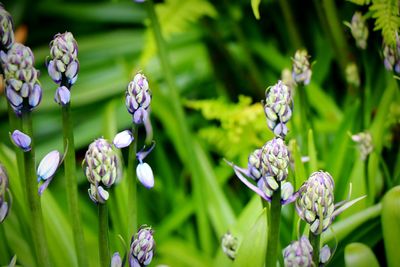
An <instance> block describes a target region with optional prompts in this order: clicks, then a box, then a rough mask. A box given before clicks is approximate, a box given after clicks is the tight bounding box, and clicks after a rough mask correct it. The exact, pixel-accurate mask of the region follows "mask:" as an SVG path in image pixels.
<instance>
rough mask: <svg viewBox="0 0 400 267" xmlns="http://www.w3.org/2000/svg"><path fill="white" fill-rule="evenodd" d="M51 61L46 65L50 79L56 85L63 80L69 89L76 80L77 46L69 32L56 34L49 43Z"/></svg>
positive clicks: (77, 64)
mask: <svg viewBox="0 0 400 267" xmlns="http://www.w3.org/2000/svg"><path fill="white" fill-rule="evenodd" d="M50 55H51V58H52V59H51V60H50V62H49V63H48V65H47V70H48V72H49V75H50V77H51V78H52V79H53V81H54V82H55V83H57V84H60V83H61V82H62V80H63V79H65V81H66V82H67V87H68V88H69V87H71V86H72V85H73V84H74V83H75V82H76V79H77V78H78V71H79V61H78V44H77V42H76V40H75V38H74V36H73V35H72V33H70V32H65V33H57V34H56V35H55V36H54V39H53V40H52V41H51V42H50Z"/></svg>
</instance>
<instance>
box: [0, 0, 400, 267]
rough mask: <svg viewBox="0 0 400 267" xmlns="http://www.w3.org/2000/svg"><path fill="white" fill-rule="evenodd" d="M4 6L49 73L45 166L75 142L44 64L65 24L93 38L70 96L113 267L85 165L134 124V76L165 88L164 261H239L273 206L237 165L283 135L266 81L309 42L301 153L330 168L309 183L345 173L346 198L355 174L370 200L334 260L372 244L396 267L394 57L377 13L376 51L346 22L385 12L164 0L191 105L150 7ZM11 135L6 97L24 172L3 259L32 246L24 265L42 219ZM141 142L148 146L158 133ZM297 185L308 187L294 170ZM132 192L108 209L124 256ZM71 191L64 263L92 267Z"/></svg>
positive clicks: (160, 161)
mask: <svg viewBox="0 0 400 267" xmlns="http://www.w3.org/2000/svg"><path fill="white" fill-rule="evenodd" d="M254 2H256V1H254ZM3 4H4V6H5V8H6V9H7V10H8V11H9V12H10V13H11V15H12V16H13V18H14V22H15V30H16V36H17V39H18V40H19V41H20V42H24V43H25V44H26V45H28V46H29V47H31V48H32V50H33V52H34V54H35V61H36V64H35V65H36V67H37V68H38V69H39V70H40V72H41V75H40V78H39V79H40V82H41V84H42V88H43V99H42V103H41V104H40V106H39V107H38V108H37V109H36V110H35V111H34V114H33V119H34V138H35V141H36V145H37V146H36V149H37V161H38V159H40V158H42V157H43V156H44V155H45V154H46V153H48V152H49V151H50V150H53V149H59V150H60V151H62V130H61V126H62V125H61V113H60V109H59V106H58V105H57V104H55V103H54V101H53V98H54V92H55V90H56V85H55V84H54V83H53V82H52V81H51V79H50V78H49V76H48V74H47V70H46V68H45V62H46V59H47V58H48V56H49V42H50V41H51V40H52V38H53V36H54V35H55V34H56V33H58V32H61V33H62V32H65V31H70V32H72V33H73V34H74V36H75V38H76V40H77V42H78V46H79V54H78V58H79V61H80V70H79V77H78V80H77V82H76V84H75V85H74V86H73V88H72V94H71V96H72V99H71V101H72V102H71V104H72V111H73V120H74V124H75V126H74V134H75V143H76V148H77V162H78V166H77V177H78V180H79V191H80V195H79V197H80V199H79V200H80V203H79V204H80V208H81V215H82V216H83V221H84V233H85V239H86V245H87V248H88V249H87V251H88V253H89V255H88V258H89V259H90V264H91V266H98V254H97V253H98V251H97V236H96V235H97V219H96V216H97V210H96V206H95V205H94V204H93V203H92V202H91V201H90V199H89V197H88V195H87V189H88V183H87V181H86V178H85V177H84V173H83V171H82V169H81V167H80V162H81V161H82V159H83V157H84V153H85V151H86V149H87V147H88V145H89V143H90V142H91V141H92V140H94V139H95V138H98V137H100V136H104V137H105V138H108V139H112V138H113V136H114V135H115V133H117V132H118V131H121V130H124V129H128V128H129V127H130V125H131V118H130V115H129V114H128V112H127V111H126V108H125V100H124V97H125V90H126V86H127V84H128V83H129V81H130V80H131V79H132V78H133V75H134V74H135V73H136V72H137V71H142V72H143V73H144V74H145V75H146V76H147V78H148V80H149V84H150V88H151V90H152V94H153V101H152V113H151V115H152V123H153V128H154V138H155V140H156V142H157V146H156V149H155V150H154V152H153V153H152V154H151V155H150V156H149V159H148V161H149V164H150V165H151V166H152V168H153V172H154V173H155V179H156V182H155V184H156V185H155V188H154V189H153V190H147V189H145V188H144V187H142V186H140V185H139V189H138V194H139V196H138V205H139V222H140V223H141V224H147V225H151V226H152V227H153V228H154V229H155V240H156V243H157V248H156V254H155V258H154V261H153V263H152V264H151V265H152V266H157V265H158V264H160V265H161V264H166V265H168V266H231V265H232V262H230V260H229V259H228V258H227V257H226V256H225V255H223V253H222V250H221V248H220V239H221V237H222V235H223V234H224V233H225V232H227V231H228V230H230V231H231V232H233V233H234V234H235V235H237V236H238V238H239V240H242V239H243V237H245V236H246V233H247V232H248V231H249V230H250V229H251V227H252V225H253V224H254V222H255V220H256V218H257V217H258V215H259V214H260V213H261V202H260V201H259V199H258V198H256V197H255V196H254V194H253V193H252V192H251V191H250V190H248V189H247V188H246V187H245V186H244V185H243V184H241V183H240V182H239V181H238V180H237V179H236V178H235V177H234V175H233V171H232V170H231V168H230V167H229V166H228V165H227V164H226V163H225V162H224V161H223V158H226V159H227V160H229V161H233V162H235V163H237V164H238V165H239V166H243V167H245V166H246V164H247V157H248V155H249V153H251V152H252V151H253V150H254V149H255V148H257V147H260V146H262V145H263V144H264V143H265V142H266V141H268V140H269V139H271V138H272V133H270V131H269V130H268V128H267V125H266V122H265V117H264V114H263V109H262V105H261V103H260V102H261V100H263V98H264V97H265V96H264V93H265V89H266V88H267V87H268V86H271V85H273V84H275V83H276V82H277V81H278V80H279V79H281V78H280V77H281V72H282V71H283V69H285V68H287V69H291V63H292V61H291V57H292V56H293V55H294V52H295V51H296V50H297V49H299V48H306V49H307V50H308V52H309V54H310V55H311V58H310V60H311V61H312V62H313V66H312V71H313V74H312V81H311V84H310V85H309V86H307V87H306V89H305V90H307V95H308V99H309V102H310V106H311V112H312V118H310V119H312V120H313V124H314V135H313V138H311V139H308V140H304V139H302V138H301V135H300V133H301V131H302V130H300V129H302V127H303V126H304V124H303V123H302V122H301V119H300V114H299V109H297V108H296V104H297V103H298V101H299V100H298V97H297V95H296V96H295V104H294V112H293V116H294V117H293V119H292V122H291V123H290V124H289V130H290V133H289V135H288V137H287V140H296V141H297V144H298V146H299V149H300V150H299V151H298V152H297V155H298V156H310V157H311V160H314V162H315V163H316V165H315V164H314V165H313V164H310V163H305V164H304V170H303V172H304V173H305V174H306V176H308V175H309V174H310V173H311V172H313V171H316V170H319V169H323V170H326V171H328V172H330V173H331V174H332V176H333V177H334V179H335V182H336V195H335V196H336V199H337V201H340V200H343V199H345V198H346V197H347V193H348V188H349V187H348V183H349V182H352V183H353V194H352V198H355V197H358V196H361V195H368V197H367V199H366V200H365V201H362V202H361V203H358V204H357V205H355V206H354V207H353V208H351V209H350V210H349V211H346V212H345V213H344V214H343V215H341V216H340V217H339V218H337V219H336V222H337V224H336V225H337V226H336V228H335V224H334V226H333V229H334V232H329V233H327V234H326V237H325V240H326V241H327V242H330V243H329V244H331V247H334V246H335V244H337V246H338V248H337V250H336V253H335V256H334V258H333V260H332V261H331V262H330V264H331V265H332V266H343V265H344V249H345V247H346V245H347V244H350V243H352V242H362V243H364V244H366V245H367V246H369V247H370V248H372V250H373V251H374V253H375V256H376V257H377V258H378V261H379V262H380V263H381V266H385V264H386V257H385V250H384V247H383V243H384V239H383V232H382V230H381V229H382V223H381V219H380V217H379V215H380V212H381V205H380V204H379V202H380V200H381V198H382V196H383V195H384V194H385V192H387V191H388V190H389V189H390V188H392V187H394V186H395V185H397V184H399V182H400V180H399V175H400V157H399V141H400V138H399V137H400V124H399V118H400V104H399V103H400V101H399V89H398V86H397V81H396V79H395V78H393V74H392V73H390V72H388V71H386V70H385V68H384V66H383V58H382V37H381V32H380V31H373V30H372V29H373V27H374V20H373V19H371V18H370V19H369V20H368V21H367V23H368V26H369V29H370V35H369V39H368V47H367V49H366V50H364V51H362V50H360V49H358V48H357V47H356V46H355V42H354V39H353V37H352V36H351V33H350V30H349V29H348V28H347V27H346V26H345V25H344V24H343V22H344V21H350V20H351V17H352V15H353V13H354V12H355V11H356V10H359V11H362V12H364V13H368V12H370V11H369V8H368V6H358V5H356V4H354V3H351V2H348V1H328V0H322V1H318V0H317V1H294V0H279V1H278V0H266V1H261V4H260V5H259V11H260V16H261V18H260V19H259V20H257V19H256V18H255V16H254V14H253V10H252V6H251V2H250V0H247V1H227V0H219V1H207V0H187V1H179V0H168V1H163V2H157V3H156V11H157V15H158V18H159V20H160V24H161V27H162V31H163V34H164V37H165V39H166V41H167V44H168V50H169V60H170V63H171V69H169V70H167V71H168V72H169V73H171V74H172V75H173V76H172V77H173V82H174V86H175V88H176V89H177V90H178V92H179V94H180V99H174V97H173V96H174V95H173V94H171V88H170V84H168V81H167V80H166V79H165V77H166V75H167V73H166V70H165V69H163V68H162V67H161V64H160V61H159V58H158V56H157V45H156V42H155V40H154V38H153V36H152V28H151V24H150V23H149V20H148V16H147V12H146V9H145V7H144V5H143V4H139V3H135V2H133V1H129V0H127V1H123V0H121V1H118V0H115V1H87V0H85V1H82V0H79V1H78V0H75V1H66V0H65V1H61V0H38V1H29V0H13V1H5V2H3ZM335 23H336V24H335ZM350 62H354V63H355V64H356V65H357V66H358V71H359V74H360V80H361V86H360V87H359V88H357V87H354V86H352V85H349V84H348V83H347V82H346V78H345V67H346V66H347V64H349V63H350ZM363 94H365V95H366V96H367V97H363ZM176 103H178V104H179V105H181V108H183V110H184V120H181V119H179V116H177V114H176V108H174V105H175V104H176ZM186 128H189V129H191V132H192V134H191V136H190V143H189V144H188V143H185V142H184V141H183V138H182V129H186ZM365 130H367V131H369V132H371V134H372V136H373V142H374V153H373V155H371V156H370V159H369V161H368V162H365V161H362V160H361V159H360V157H359V154H358V151H357V147H356V144H355V143H353V142H352V141H351V138H350V136H351V134H355V133H358V132H361V131H365ZM10 131H11V129H10V128H9V123H8V113H7V105H6V99H5V97H4V93H2V95H1V97H0V140H1V144H0V160H1V161H2V162H3V164H4V165H5V166H6V167H7V168H8V169H9V173H10V176H11V178H10V180H11V181H10V183H11V190H12V192H13V195H14V205H13V207H12V210H11V212H10V214H9V217H8V218H7V220H6V221H5V222H4V223H3V224H2V225H0V228H2V229H3V230H4V231H3V230H1V231H0V236H1V239H0V265H6V264H8V262H9V261H10V260H11V258H12V256H13V255H14V254H17V257H18V263H19V264H21V265H23V266H34V260H33V253H34V252H33V250H32V248H31V247H30V246H31V241H30V240H29V238H26V233H27V226H26V224H29V219H28V218H24V217H23V216H22V215H21V214H23V210H24V209H26V207H24V206H23V203H24V202H23V190H22V188H21V187H18V184H17V182H15V179H14V181H13V180H12V178H13V176H14V178H15V175H16V171H15V170H16V168H15V166H16V165H15V164H16V162H15V158H14V157H15V155H14V152H13V147H12V145H11V143H10V141H9V137H8V134H9V132H10ZM139 136H141V139H140V140H139V147H141V145H142V144H143V141H144V140H142V139H143V136H144V129H143V128H140V129H139ZM309 140H311V141H309ZM290 143H291V144H293V142H292V141H290ZM188 145H190V146H191V147H192V149H187V146H188ZM292 148H293V147H292ZM190 151H192V153H191V152H190ZM122 156H123V158H124V159H125V160H126V159H127V151H124V150H122ZM314 162H311V163H314ZM365 165H367V166H366V167H365ZM315 166H316V167H317V168H316V169H315ZM366 168H367V169H368V175H365V172H364V170H365V169H366ZM296 175H297V173H296ZM130 178H132V177H130ZM124 179H127V177H124ZM289 179H290V180H292V181H295V180H296V177H295V174H294V172H293V170H290V171H289ZM297 181H298V180H297ZM122 185H123V184H122ZM122 185H121V186H118V185H117V186H115V187H114V188H113V189H112V190H110V200H109V205H110V209H109V210H110V241H111V247H112V252H113V251H120V253H121V254H122V255H123V254H124V253H125V251H124V244H123V242H121V240H120V238H119V237H118V235H122V238H123V239H125V242H126V243H129V241H130V240H129V237H127V236H125V234H124V233H125V232H126V230H125V229H126V228H127V227H128V226H127V225H126V223H127V222H126V209H127V203H123V202H122V201H121V199H124V197H123V196H125V195H126V194H127V190H126V188H124V187H123V186H122ZM19 186H20V185H19ZM65 186H68V185H65V182H64V180H63V172H62V171H60V172H58V174H57V176H56V177H55V179H54V181H53V183H52V184H51V185H50V187H49V189H48V190H47V191H46V192H45V193H44V195H43V196H42V206H43V212H44V217H45V222H46V231H47V234H48V235H47V238H48V242H49V244H50V250H51V251H50V254H51V257H52V259H51V260H52V262H53V264H54V266H76V264H77V260H76V255H75V251H74V248H73V242H72V233H71V226H70V223H69V218H68V215H67V214H68V213H67V210H68V209H67V204H66V195H65ZM295 186H296V189H297V188H298V187H299V186H300V184H296V185H295ZM293 214H294V210H293V207H286V208H285V209H284V211H283V218H282V232H281V248H284V247H285V246H287V245H288V244H289V243H290V241H291V240H293V239H294V238H295V237H296V231H295V229H296V225H297V219H296V217H297V215H293ZM323 239H324V238H323ZM398 242H399V241H397V245H398ZM346 251H347V250H346ZM349 251H350V252H349V253H351V251H352V250H351V249H349Z"/></svg>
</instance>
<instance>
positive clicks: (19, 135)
mask: <svg viewBox="0 0 400 267" xmlns="http://www.w3.org/2000/svg"><path fill="white" fill-rule="evenodd" d="M11 140H12V141H13V143H14V145H16V146H17V147H19V148H21V149H22V150H23V151H24V152H28V151H30V150H31V149H32V148H31V138H30V137H29V136H28V135H26V134H24V133H23V132H21V131H19V130H15V131H14V132H13V133H12V134H11Z"/></svg>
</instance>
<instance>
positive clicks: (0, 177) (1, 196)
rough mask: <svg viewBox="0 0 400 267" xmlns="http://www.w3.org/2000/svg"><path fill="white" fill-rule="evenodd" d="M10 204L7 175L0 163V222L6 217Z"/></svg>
mask: <svg viewBox="0 0 400 267" xmlns="http://www.w3.org/2000/svg"><path fill="white" fill-rule="evenodd" d="M10 206H11V194H10V191H9V189H8V176H7V173H6V170H5V168H4V167H3V166H2V165H1V164H0V223H1V222H3V221H4V219H5V218H6V217H7V215H8V212H9V211H10Z"/></svg>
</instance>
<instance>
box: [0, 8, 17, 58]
mask: <svg viewBox="0 0 400 267" xmlns="http://www.w3.org/2000/svg"><path fill="white" fill-rule="evenodd" d="M0 41H1V44H0V45H1V49H0V50H8V49H10V48H11V46H12V44H13V43H14V31H13V20H12V17H11V15H10V13H8V12H7V10H5V9H4V7H3V5H2V4H1V3H0Z"/></svg>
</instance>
